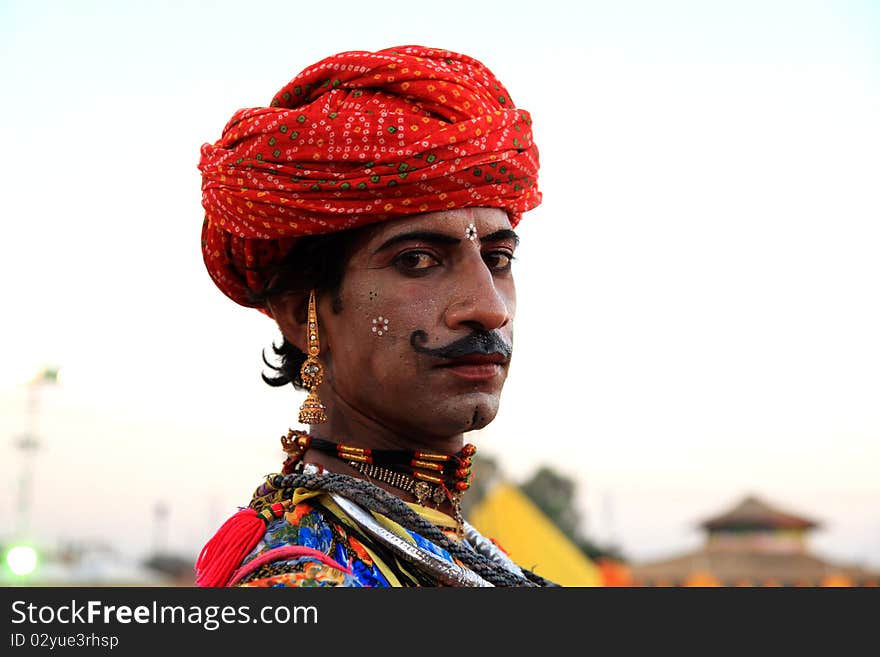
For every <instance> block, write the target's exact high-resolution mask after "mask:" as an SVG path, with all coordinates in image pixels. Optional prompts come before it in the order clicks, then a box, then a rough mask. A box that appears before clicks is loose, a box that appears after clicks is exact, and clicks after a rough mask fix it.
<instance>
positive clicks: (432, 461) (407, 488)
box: [281, 430, 477, 530]
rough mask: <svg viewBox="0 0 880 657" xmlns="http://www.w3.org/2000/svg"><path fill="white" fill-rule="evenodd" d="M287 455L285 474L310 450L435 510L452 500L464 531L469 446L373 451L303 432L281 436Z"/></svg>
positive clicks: (469, 475) (470, 457)
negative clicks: (447, 451) (452, 449)
mask: <svg viewBox="0 0 880 657" xmlns="http://www.w3.org/2000/svg"><path fill="white" fill-rule="evenodd" d="M281 447H282V448H283V449H284V451H285V452H286V453H287V459H286V460H285V461H284V467H283V468H282V472H283V473H284V474H289V473H290V472H293V471H294V470H295V469H296V468H297V466H298V464H300V463H302V461H303V458H304V456H305V454H306V452H307V451H308V450H310V449H314V450H317V451H319V452H323V453H324V454H330V455H332V456H335V457H336V458H338V459H339V460H341V461H344V462H346V463H347V464H348V465H350V466H351V467H353V468H355V469H356V470H358V472H360V473H361V474H363V475H364V476H366V477H367V478H368V479H375V480H378V481H381V482H383V483H385V484H388V485H389V486H392V487H393V488H397V489H398V490H402V491H404V492H407V493H410V494H412V495H414V496H415V498H416V501H417V502H418V503H419V504H420V505H422V506H427V505H428V503H429V502H431V503H433V506H434V508H437V507H438V506H439V505H440V504H442V503H443V502H445V501H446V500H449V502H450V504H451V505H452V510H453V516H454V517H455V520H456V522H457V523H458V526H459V530H461V529H462V528H463V523H464V521H463V519H462V517H461V494H462V493H463V492H464V491H466V490H467V489H468V488H470V485H471V465H472V457H473V455H474V454H475V453H476V451H477V448H476V447H475V446H474V445H471V444H467V445H465V446H464V447H462V448H461V450H460V451H459V452H458V453H456V454H442V453H439V452H423V451H419V450H405V449H399V450H398V449H372V448H370V447H356V446H354V445H349V444H346V443H336V442H333V441H330V440H325V439H323V438H318V437H317V436H312V435H310V434H308V433H306V432H304V431H294V430H290V431H288V432H287V435H286V436H282V437H281Z"/></svg>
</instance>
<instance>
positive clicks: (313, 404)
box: [299, 290, 327, 424]
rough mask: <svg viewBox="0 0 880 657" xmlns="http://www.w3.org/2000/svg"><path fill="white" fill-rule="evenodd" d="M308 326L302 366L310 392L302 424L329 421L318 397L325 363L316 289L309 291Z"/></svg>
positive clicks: (300, 413) (304, 382)
mask: <svg viewBox="0 0 880 657" xmlns="http://www.w3.org/2000/svg"><path fill="white" fill-rule="evenodd" d="M307 321H308V326H307V329H306V344H307V345H308V346H307V347H306V349H307V350H308V357H307V358H306V360H305V362H304V363H303V364H302V367H301V368H300V371H299V373H300V377H301V378H302V382H303V385H305V386H306V387H307V388H308V389H309V394H308V396H307V397H306V400H305V401H304V402H303V405H302V406H300V409H299V421H300V424H322V423H323V422H326V421H327V414H326V413H325V412H324V409H325V406H324V403H323V402H322V401H321V399H320V398H319V397H318V393H317V389H318V386H319V385H321V383H322V382H323V381H324V365H323V364H322V363H321V361H320V360H318V354H319V353H320V351H321V339H320V336H319V335H318V311H317V310H316V309H315V291H314V290H312V291H311V292H310V293H309V313H308V320H307Z"/></svg>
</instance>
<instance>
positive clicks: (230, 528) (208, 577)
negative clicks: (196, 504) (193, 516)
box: [196, 508, 274, 586]
mask: <svg viewBox="0 0 880 657" xmlns="http://www.w3.org/2000/svg"><path fill="white" fill-rule="evenodd" d="M273 515H274V514H273ZM265 531H266V521H265V520H264V519H263V517H262V516H260V515H258V514H257V512H256V511H254V510H253V509H250V508H248V509H242V510H241V511H239V512H238V513H236V514H235V515H234V516H232V517H231V518H229V520H227V521H226V522H224V523H223V526H222V527H220V529H218V530H217V533H216V534H214V536H213V537H212V538H211V540H210V541H208V542H207V543H206V544H205V547H203V548H202V551H201V553H200V554H199V558H198V560H197V561H196V574H197V576H196V586H225V585H226V582H228V581H229V578H230V577H232V574H233V573H234V572H235V570H236V569H237V568H238V567H239V566H240V565H241V562H242V560H243V559H244V558H245V557H246V556H247V555H248V554H250V551H251V550H253V549H254V547H256V545H257V543H259V542H260V539H261V538H262V537H263V534H264V533H265Z"/></svg>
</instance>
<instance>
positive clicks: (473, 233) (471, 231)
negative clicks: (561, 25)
mask: <svg viewBox="0 0 880 657" xmlns="http://www.w3.org/2000/svg"><path fill="white" fill-rule="evenodd" d="M464 236H465V237H466V238H467V239H469V240H470V241H471V242H473V241H474V240H475V239H477V227H476V226H474V225H473V224H468V227H467V228H466V229H465V231H464Z"/></svg>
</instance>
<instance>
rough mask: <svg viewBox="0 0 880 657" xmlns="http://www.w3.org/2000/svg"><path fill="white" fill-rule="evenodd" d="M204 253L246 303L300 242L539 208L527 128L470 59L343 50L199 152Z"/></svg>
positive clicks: (218, 278)
mask: <svg viewBox="0 0 880 657" xmlns="http://www.w3.org/2000/svg"><path fill="white" fill-rule="evenodd" d="M199 169H200V170H201V172H202V205H203V206H204V208H205V223H204V225H203V227H202V253H203V256H204V259H205V264H206V266H207V268H208V272H209V273H210V275H211V278H212V279H213V280H214V282H215V283H216V284H217V286H218V287H219V288H220V289H221V290H222V291H223V292H224V293H225V294H226V295H227V296H229V297H230V298H231V299H233V300H234V301H236V302H238V303H240V304H242V305H245V306H259V304H258V303H257V302H256V301H255V295H259V294H261V293H262V292H263V291H264V290H265V286H266V284H267V283H268V280H267V275H270V273H271V271H272V268H273V266H274V265H277V264H278V263H279V262H280V261H281V260H282V259H283V258H284V256H285V255H286V254H287V253H288V252H289V251H290V249H291V248H292V246H293V244H294V243H295V241H296V240H297V238H299V237H303V236H305V235H316V234H320V233H331V232H336V231H341V230H346V229H348V228H354V227H356V226H361V225H364V224H368V223H372V222H376V221H383V220H387V219H395V218H399V217H402V216H405V215H410V214H418V213H423V212H431V211H436V210H448V209H453V208H463V207H474V206H481V207H493V208H502V209H504V210H506V211H507V213H508V215H509V217H510V222H511V224H512V225H514V226H515V225H516V224H517V223H518V222H519V220H520V218H521V216H522V213H523V212H525V211H526V210H530V209H532V208H534V207H535V206H537V205H538V204H539V203H540V202H541V193H540V192H539V191H538V186H537V176H538V149H537V147H536V146H535V144H534V143H533V142H532V131H531V118H530V117H529V114H528V112H526V111H525V110H522V109H517V108H516V107H515V106H514V104H513V101H512V100H511V99H510V95H509V94H508V93H507V90H506V89H505V88H504V86H503V85H502V84H501V82H499V81H498V80H497V79H496V78H495V76H494V75H493V74H492V72H491V71H490V70H489V69H488V68H486V67H485V66H484V65H483V64H482V63H480V62H478V61H477V60H475V59H473V58H471V57H468V56H466V55H461V54H458V53H454V52H450V51H447V50H435V49H431V48H424V47H421V46H404V47H397V48H388V49H385V50H380V51H378V52H360V51H356V52H344V53H340V54H338V55H333V56H331V57H328V58H327V59H324V60H322V61H320V62H318V63H317V64H315V65H313V66H310V67H308V68H307V69H305V70H304V71H302V73H300V74H299V75H298V76H297V77H296V78H294V79H293V80H292V81H291V82H290V83H288V84H287V86H285V87H284V88H283V89H281V91H279V92H278V93H277V94H276V95H275V97H274V98H273V99H272V102H271V104H270V106H269V107H258V108H251V109H241V110H239V111H237V112H236V113H235V114H234V115H233V116H232V119H230V121H229V123H228V124H227V125H226V127H225V128H224V129H223V135H222V137H221V138H220V139H219V140H218V141H217V142H216V143H214V144H205V145H203V146H202V151H201V160H200V162H199Z"/></svg>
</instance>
